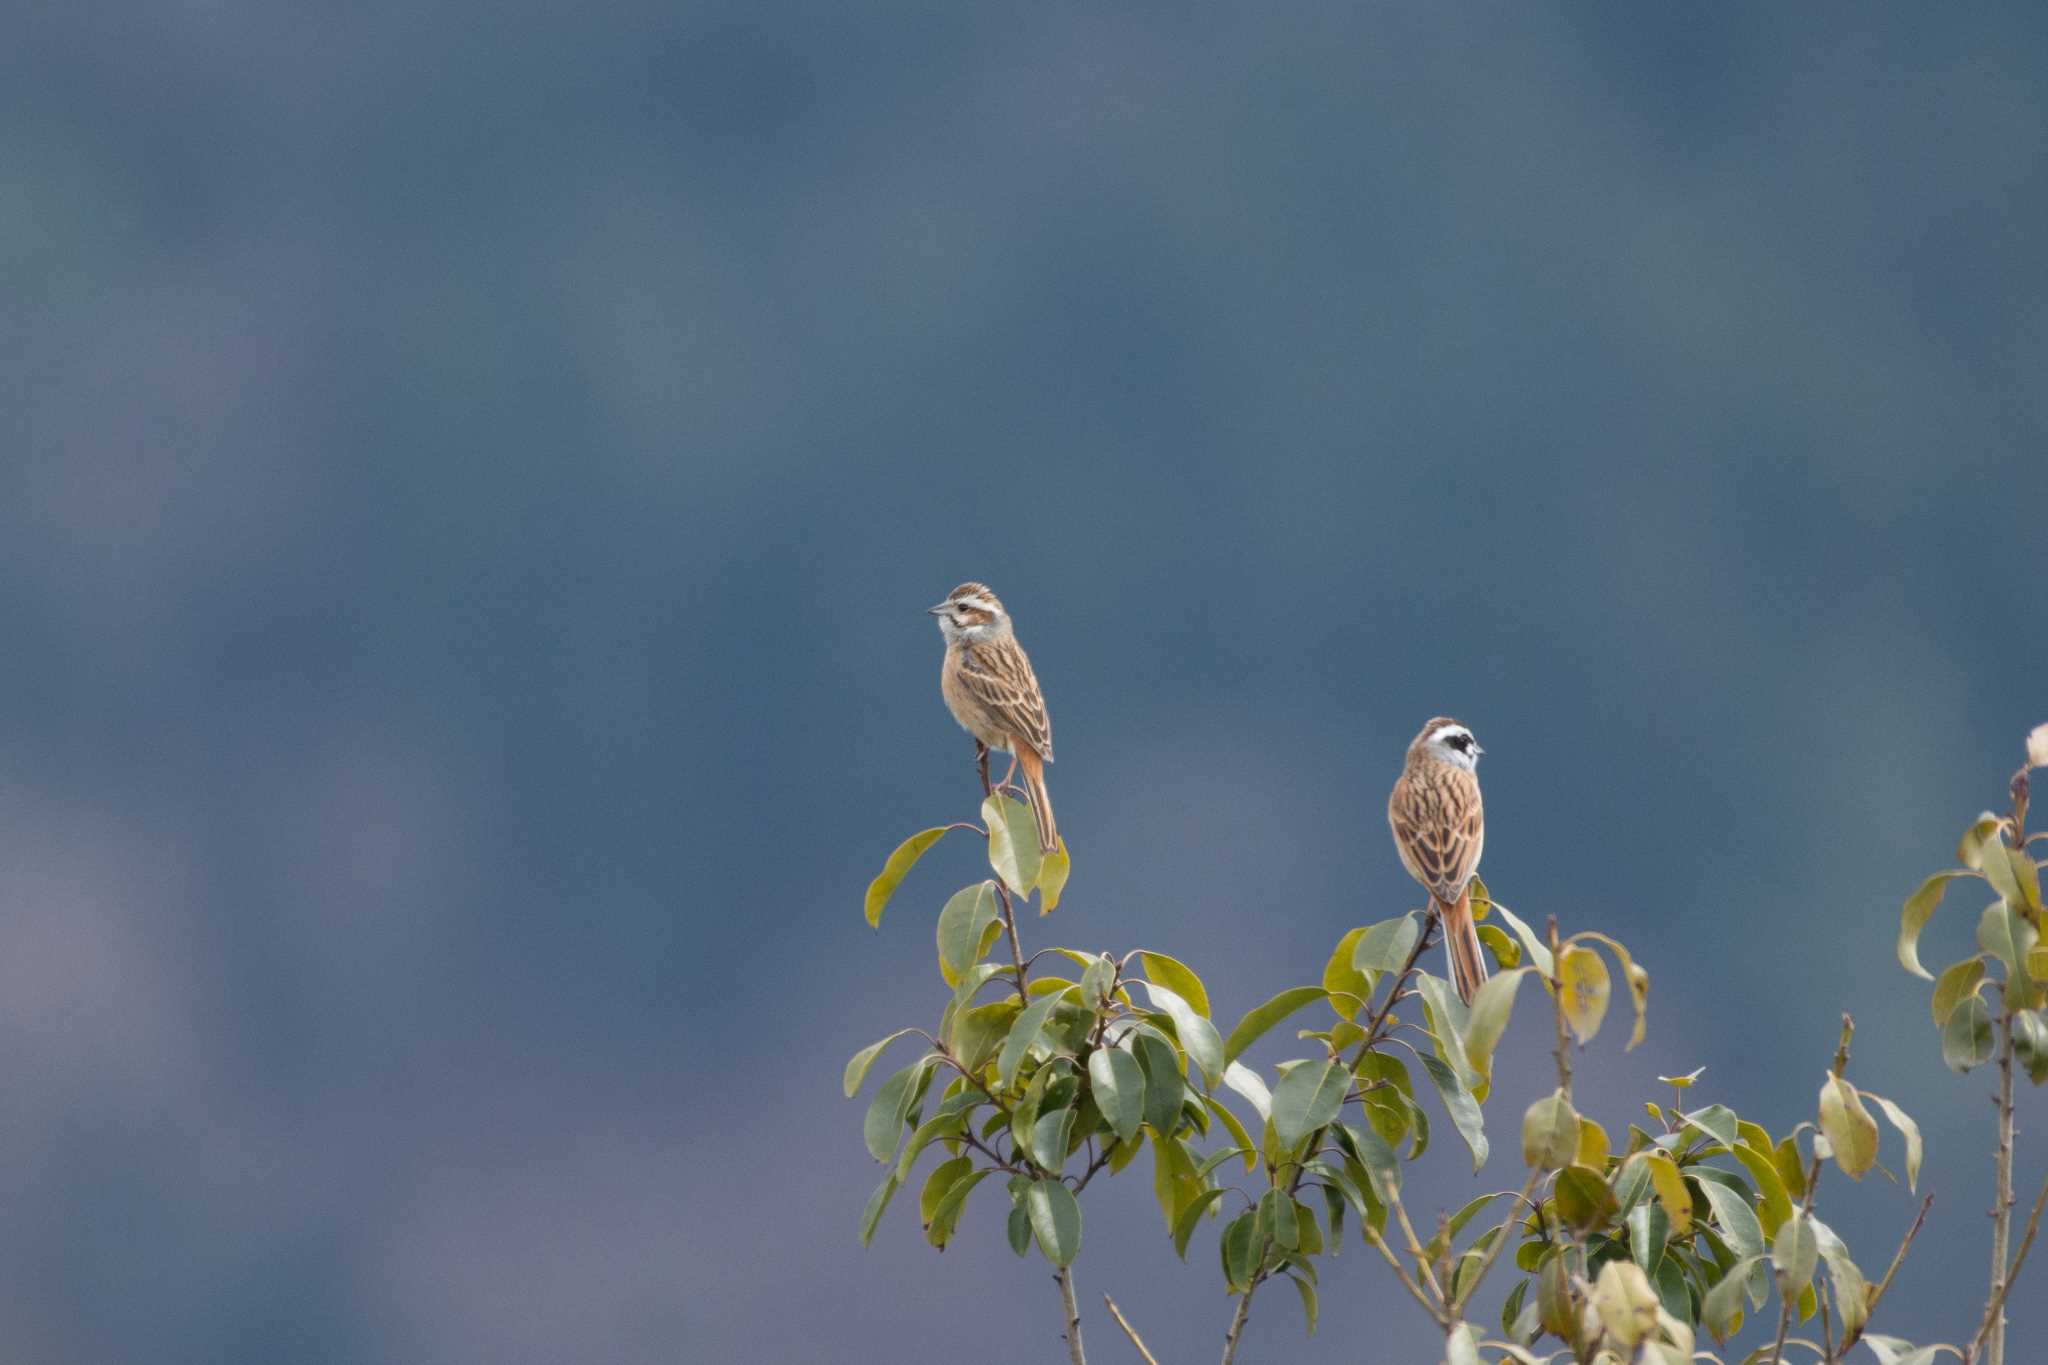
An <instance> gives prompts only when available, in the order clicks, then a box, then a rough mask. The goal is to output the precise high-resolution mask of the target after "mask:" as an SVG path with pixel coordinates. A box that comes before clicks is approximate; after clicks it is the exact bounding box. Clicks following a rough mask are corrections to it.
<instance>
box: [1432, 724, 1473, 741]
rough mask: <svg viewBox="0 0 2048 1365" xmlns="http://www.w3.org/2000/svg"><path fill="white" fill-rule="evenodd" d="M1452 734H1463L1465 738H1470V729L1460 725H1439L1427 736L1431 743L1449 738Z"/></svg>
mask: <svg viewBox="0 0 2048 1365" xmlns="http://www.w3.org/2000/svg"><path fill="white" fill-rule="evenodd" d="M1452 735H1463V736H1464V737H1465V738H1467V739H1470V738H1472V732H1471V731H1470V730H1467V729H1466V728H1465V727H1464V726H1462V725H1439V726H1437V727H1436V729H1435V731H1434V732H1432V733H1431V735H1430V737H1429V742H1430V743H1432V744H1441V743H1443V742H1444V741H1445V740H1447V739H1449V738H1450V737H1451V736H1452Z"/></svg>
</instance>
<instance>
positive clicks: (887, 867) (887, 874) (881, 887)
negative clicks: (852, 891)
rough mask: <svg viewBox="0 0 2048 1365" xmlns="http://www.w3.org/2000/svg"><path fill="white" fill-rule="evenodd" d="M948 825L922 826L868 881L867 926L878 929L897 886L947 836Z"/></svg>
mask: <svg viewBox="0 0 2048 1365" xmlns="http://www.w3.org/2000/svg"><path fill="white" fill-rule="evenodd" d="M945 836H946V827H945V826H944V825H941V826H939V827H938V828H937V829H921V830H919V831H918V832H917V833H915V834H913V835H911V836H910V837H909V838H908V839H905V840H904V841H903V842H902V843H900V844H898V845H896V851H895V852H894V853H891V854H890V855H889V861H888V862H886V863H883V864H882V870H881V873H880V874H879V875H877V876H876V878H875V879H874V880H873V881H871V882H869V883H868V897H867V904H866V905H865V906H864V907H862V911H861V913H862V914H864V915H866V916H867V920H868V927H869V928H871V929H879V928H880V927H881V925H882V907H883V906H885V905H887V904H888V903H889V897H891V896H893V895H895V894H896V888H897V887H898V886H899V885H901V884H902V881H903V879H904V878H905V877H907V876H909V875H910V869H911V868H913V867H915V866H916V865H917V860H918V859H919V858H922V857H923V856H924V851H925V850H926V849H928V848H930V847H931V846H932V845H933V844H936V843H937V842H938V841H939V840H941V839H943V838H945Z"/></svg>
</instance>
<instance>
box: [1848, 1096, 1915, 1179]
mask: <svg viewBox="0 0 2048 1365" xmlns="http://www.w3.org/2000/svg"><path fill="white" fill-rule="evenodd" d="M1862 1094H1863V1098H1864V1099H1867V1100H1871V1101H1873V1102H1874V1103H1875V1104H1876V1105H1877V1107H1878V1108H1880V1109H1882V1110H1884V1116H1885V1117H1886V1118H1888V1119H1890V1120H1891V1121H1892V1127H1894V1128H1896V1129H1898V1130H1899V1136H1900V1137H1902V1138H1904V1139H1905V1141H1906V1188H1907V1189H1909V1190H1911V1191H1912V1192H1913V1193H1915V1194H1918V1193H1919V1192H1920V1158H1921V1156H1922V1154H1923V1151H1924V1149H1923V1148H1922V1147H1921V1145H1920V1125H1919V1124H1917V1123H1915V1122H1913V1120H1912V1118H1911V1117H1910V1116H1909V1115H1908V1114H1907V1113H1906V1111H1905V1110H1903V1109H1901V1108H1899V1106H1897V1105H1896V1104H1893V1103H1892V1102H1891V1101H1890V1100H1888V1099H1886V1098H1885V1097H1884V1096H1882V1095H1878V1094H1874V1093H1872V1092H1871V1091H1868V1090H1865V1091H1863V1092H1862Z"/></svg>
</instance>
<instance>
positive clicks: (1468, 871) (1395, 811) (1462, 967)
mask: <svg viewBox="0 0 2048 1365" xmlns="http://www.w3.org/2000/svg"><path fill="white" fill-rule="evenodd" d="M1484 752H1485V750H1483V749H1481V748H1480V747H1479V742H1478V741H1477V740H1475V739H1473V738H1472V732H1471V731H1470V730H1468V729H1466V728H1465V727H1464V726H1463V725H1460V724H1459V723H1458V722H1457V721H1455V720H1452V719H1451V718H1450V717H1449V716H1438V717H1436V718H1435V719H1433V720H1431V721H1430V722H1429V724H1427V725H1425V726H1423V727H1422V732H1421V733H1420V734H1418V735H1416V736H1415V738H1414V740H1413V741H1412V742H1411V743H1410V744H1409V745H1408V761H1407V763H1406V764H1405V765H1404V766H1403V767H1402V769H1401V776H1400V777H1399V778H1398V779H1397V780H1396V781H1395V782H1394V791H1393V795H1391V796H1389V797H1388V798H1387V823H1388V824H1389V825H1391V826H1393V830H1394V848H1395V850H1396V851H1397V852H1398V853H1400V855H1401V866H1403V867H1405V868H1407V869H1408V875H1409V876H1411V877H1413V878H1415V880H1416V881H1418V882H1421V883H1422V885H1423V888H1424V889H1425V890H1427V891H1428V892H1429V898H1430V907H1431V911H1432V913H1434V914H1435V915H1436V916H1437V917H1438V918H1439V919H1441V920H1442V921H1443V924H1444V947H1445V948H1447V949H1448V950H1449V951H1450V955H1451V982H1452V984H1453V985H1455V986H1456V987H1457V988H1458V998H1459V999H1460V1000H1463V1001H1464V1002H1465V1003H1466V1004H1468V1005H1469V1004H1471V1003H1472V996H1473V994H1474V993H1475V992H1477V991H1478V989H1479V983H1480V982H1482V981H1484V980H1486V959H1485V958H1484V957H1483V956H1482V955H1481V950H1480V946H1479V930H1478V928H1477V927H1476V926H1475V925H1474V924H1473V923H1472V874H1473V873H1475V872H1477V871H1478V870H1479V854H1480V851H1481V850H1482V849H1484V848H1485V847H1486V813H1485V810H1484V808H1483V807H1482V806H1481V804H1480V800H1479V755H1480V754H1482V753H1484Z"/></svg>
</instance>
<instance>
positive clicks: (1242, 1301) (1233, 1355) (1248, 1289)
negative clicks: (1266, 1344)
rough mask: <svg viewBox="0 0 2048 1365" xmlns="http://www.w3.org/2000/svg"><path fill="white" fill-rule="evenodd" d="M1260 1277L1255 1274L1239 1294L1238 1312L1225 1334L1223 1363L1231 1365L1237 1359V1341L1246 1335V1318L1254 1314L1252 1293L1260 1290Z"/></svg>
mask: <svg viewBox="0 0 2048 1365" xmlns="http://www.w3.org/2000/svg"><path fill="white" fill-rule="evenodd" d="M1260 1278H1261V1277H1260V1276H1256V1275H1255V1276H1253V1277H1252V1282H1251V1283H1250V1284H1248V1285H1246V1286H1245V1290H1244V1293H1243V1294H1241V1295H1239V1296H1238V1300H1237V1312H1235V1313H1233V1314H1232V1315H1231V1318H1230V1330H1229V1331H1227V1332H1225V1333H1224V1334H1223V1362H1222V1365H1231V1362H1232V1361H1234V1360H1236V1359H1237V1343H1238V1341H1239V1339H1240V1338H1242V1337H1243V1336H1244V1324H1245V1320H1246V1319H1247V1318H1249V1317H1251V1315H1252V1295H1253V1294H1254V1293H1256V1292H1258V1288H1259V1280H1260Z"/></svg>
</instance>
